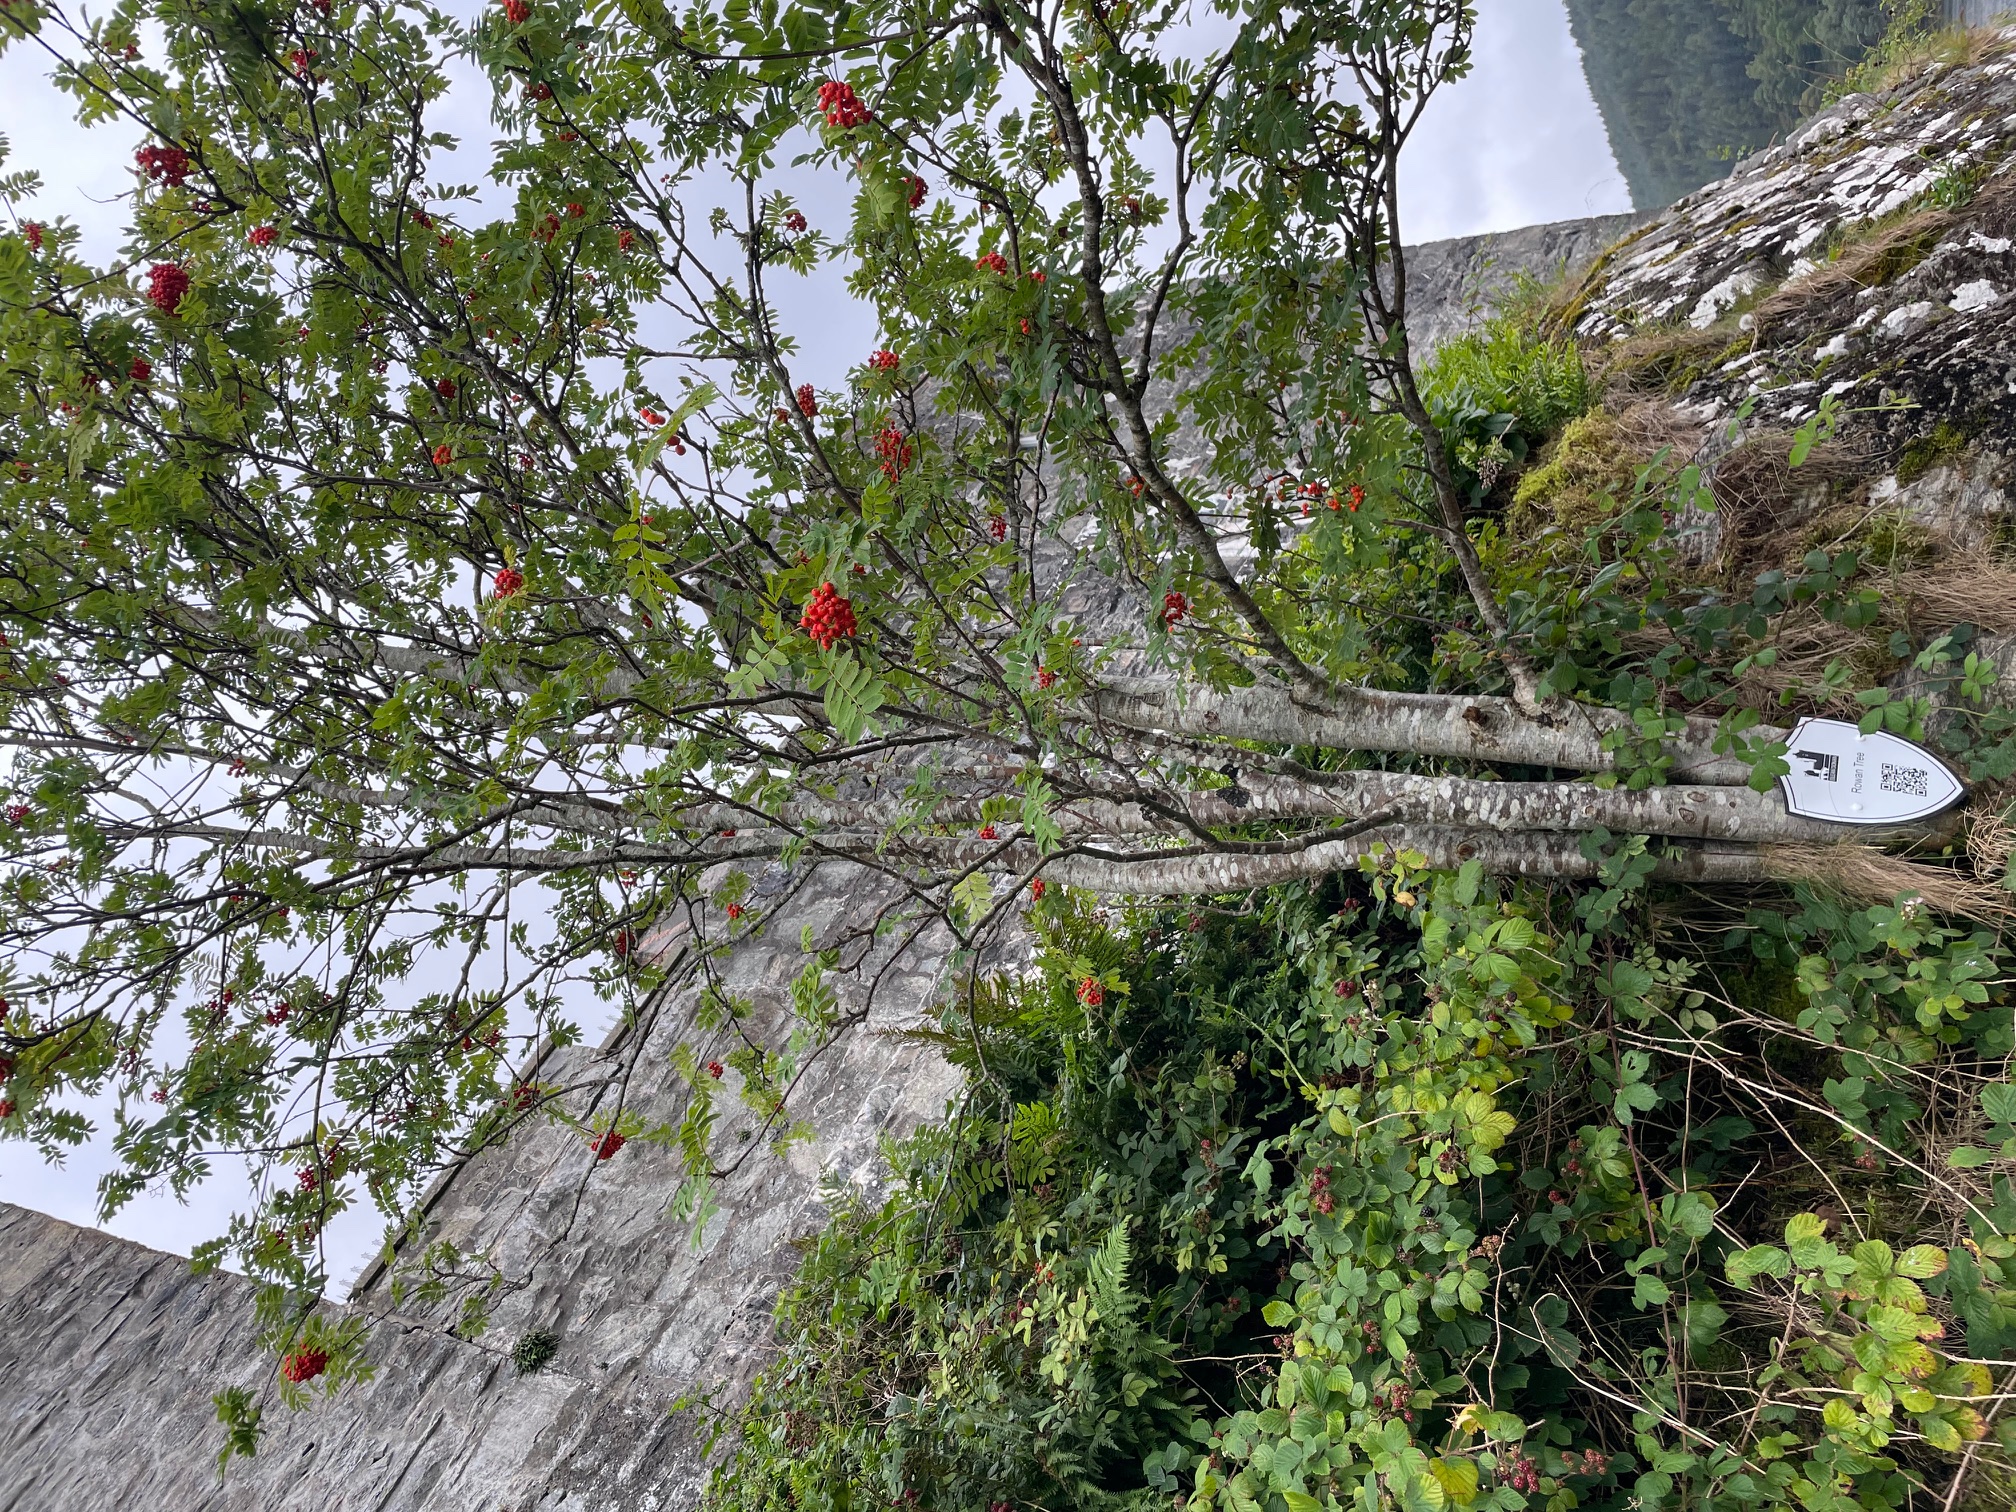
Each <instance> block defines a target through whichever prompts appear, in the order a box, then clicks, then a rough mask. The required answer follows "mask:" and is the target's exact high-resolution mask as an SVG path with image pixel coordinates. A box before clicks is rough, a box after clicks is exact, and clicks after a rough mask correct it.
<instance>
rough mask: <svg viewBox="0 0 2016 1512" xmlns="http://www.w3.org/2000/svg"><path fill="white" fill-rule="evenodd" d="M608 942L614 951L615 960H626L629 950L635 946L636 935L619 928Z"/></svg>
mask: <svg viewBox="0 0 2016 1512" xmlns="http://www.w3.org/2000/svg"><path fill="white" fill-rule="evenodd" d="M609 943H610V946H611V947H612V948H613V949H614V950H615V952H616V959H617V960H619V961H622V960H628V959H629V956H630V952H631V951H632V950H633V949H635V948H636V945H637V936H636V935H635V934H634V933H633V932H631V931H630V930H627V929H619V930H617V931H616V938H615V939H613V940H611V941H610V942H609Z"/></svg>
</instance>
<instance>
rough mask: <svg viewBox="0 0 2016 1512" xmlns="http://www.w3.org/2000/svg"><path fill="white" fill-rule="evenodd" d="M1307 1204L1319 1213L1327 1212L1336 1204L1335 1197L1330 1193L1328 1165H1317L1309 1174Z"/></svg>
mask: <svg viewBox="0 0 2016 1512" xmlns="http://www.w3.org/2000/svg"><path fill="white" fill-rule="evenodd" d="M1309 1206H1311V1207H1312V1208H1314V1209H1316V1211H1317V1212H1319V1213H1328V1212H1330V1211H1332V1210H1333V1209H1334V1208H1335V1207H1336V1206H1337V1199H1336V1198H1335V1197H1333V1196H1331V1195H1330V1167H1328V1166H1318V1167H1317V1168H1316V1170H1315V1171H1314V1172H1313V1173H1312V1174H1311V1175H1310V1177H1309Z"/></svg>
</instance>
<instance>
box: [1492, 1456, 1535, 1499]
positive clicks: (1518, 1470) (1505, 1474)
mask: <svg viewBox="0 0 2016 1512" xmlns="http://www.w3.org/2000/svg"><path fill="white" fill-rule="evenodd" d="M1498 1484H1499V1485H1501V1486H1507V1487H1510V1488H1511V1489H1512V1490H1514V1491H1538V1490H1539V1489H1540V1466H1539V1465H1538V1464H1536V1463H1535V1462H1534V1460H1533V1457H1532V1456H1531V1455H1529V1454H1526V1453H1525V1452H1523V1451H1522V1450H1518V1449H1514V1450H1511V1451H1510V1452H1508V1453H1505V1454H1501V1455H1499V1456H1498Z"/></svg>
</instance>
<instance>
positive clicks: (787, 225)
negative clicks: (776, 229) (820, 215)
mask: <svg viewBox="0 0 2016 1512" xmlns="http://www.w3.org/2000/svg"><path fill="white" fill-rule="evenodd" d="M805 225H806V222H805V217H804V216H803V215H801V214H799V213H798V212H797V211H796V210H793V211H792V212H791V213H790V214H789V215H787V216H785V217H784V229H785V230H786V231H789V232H791V233H792V234H793V235H794V236H795V235H797V234H798V233H799V232H802V231H803V230H804V229H805Z"/></svg>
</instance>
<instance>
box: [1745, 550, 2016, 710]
mask: <svg viewBox="0 0 2016 1512" xmlns="http://www.w3.org/2000/svg"><path fill="white" fill-rule="evenodd" d="M1832 544H1835V545H1839V544H1842V543H1841V542H1839V541H1837V542H1834V543H1832ZM1871 581H1872V582H1873V583H1874V585H1875V586H1877V588H1878V590H1879V591H1880V593H1881V595H1882V599H1881V603H1882V614H1881V617H1880V618H1879V619H1878V620H1877V622H1876V623H1875V624H1874V625H1872V626H1871V627H1870V628H1868V629H1866V630H1850V629H1847V628H1845V627H1843V626H1841V625H1837V624H1835V623H1833V622H1832V621H1831V620H1828V619H1826V618H1825V617H1824V616H1822V615H1821V614H1820V613H1819V612H1818V611H1816V610H1813V609H1800V610H1794V611H1792V612H1791V613H1788V614H1787V615H1785V616H1784V617H1783V618H1782V619H1781V620H1780V621H1779V622H1778V624H1777V626H1776V628H1775V630H1774V632H1773V634H1772V637H1771V640H1770V643H1769V644H1770V645H1771V647H1772V649H1773V650H1774V651H1775V652H1776V653H1777V654H1776V656H1775V658H1774V659H1773V660H1772V662H1771V663H1770V665H1768V666H1754V665H1753V666H1752V667H1750V668H1749V669H1748V670H1747V671H1746V672H1745V673H1744V674H1743V677H1742V679H1741V680H1740V681H1738V682H1737V683H1736V684H1735V686H1734V687H1733V688H1732V689H1731V690H1730V692H1729V694H1728V702H1730V703H1731V704H1733V705H1736V706H1738V707H1743V708H1752V709H1759V710H1762V711H1765V712H1766V713H1772V714H1776V713H1778V712H1779V711H1781V710H1783V709H1784V708H1785V707H1787V705H1786V703H1785V701H1784V700H1783V698H1782V697H1781V695H1783V694H1786V693H1790V694H1792V695H1793V696H1794V698H1795V699H1796V700H1797V705H1798V707H1799V708H1800V709H1801V710H1802V711H1804V712H1809V713H1815V714H1834V715H1840V716H1843V717H1859V715H1860V714H1861V712H1862V710H1861V706H1860V705H1859V704H1858V703H1857V702H1856V701H1855V698H1854V696H1853V694H1851V693H1846V692H1843V693H1837V694H1833V695H1828V694H1826V693H1825V692H1824V691H1823V690H1824V688H1825V679H1826V674H1827V669H1828V667H1829V666H1831V665H1832V664H1834V663H1835V662H1837V661H1842V662H1846V663H1847V664H1848V665H1849V666H1850V667H1851V668H1852V669H1853V670H1854V674H1855V675H1854V678H1853V685H1854V686H1855V687H1873V686H1875V685H1876V684H1878V683H1880V682H1883V681H1884V680H1885V679H1886V678H1887V677H1889V676H1890V675H1891V674H1892V673H1894V672H1895V671H1896V668H1897V661H1896V658H1894V657H1893V656H1891V655H1890V652H1889V649H1888V641H1889V639H1890V634H1891V632H1892V631H1895V630H1903V631H1906V632H1909V633H1911V634H1913V635H1914V636H1915V637H1921V638H1922V636H1923V635H1924V634H1925V633H1926V632H1928V631H1936V630H1944V629H1946V628H1947V627H1949V626H1952V625H1958V624H1970V625H1973V626H1975V627H1976V628H1977V629H1979V630H1981V631H1982V632H1983V633H1985V634H1989V635H2001V634H2006V633H2009V632H2011V631H2016V567H2012V566H2011V565H2009V564H2008V563H2006V562H2003V561H2000V560H1998V559H1996V558H1994V557H1990V556H1984V555H1979V554H1964V555H1963V554H1958V553H1954V554H1950V555H1947V556H1943V557H1941V558H1939V559H1938V560H1937V561H1936V562H1934V563H1932V564H1930V565H1926V566H1916V567H1911V568H1909V569H1908V570H1905V571H1901V572H1892V573H1880V574H1878V575H1876V576H1875V577H1874V578H1872V579H1871Z"/></svg>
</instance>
